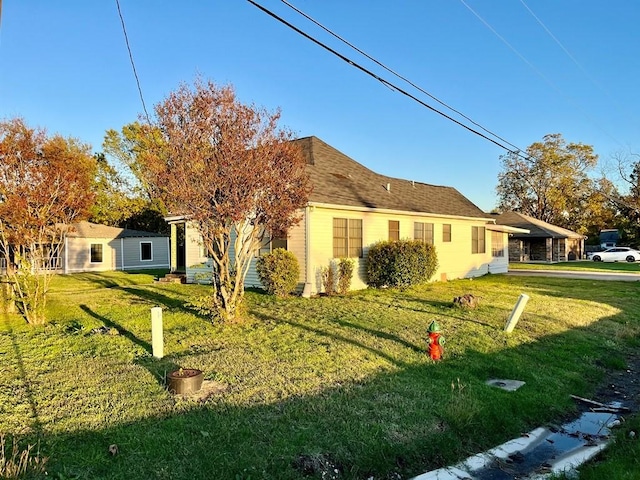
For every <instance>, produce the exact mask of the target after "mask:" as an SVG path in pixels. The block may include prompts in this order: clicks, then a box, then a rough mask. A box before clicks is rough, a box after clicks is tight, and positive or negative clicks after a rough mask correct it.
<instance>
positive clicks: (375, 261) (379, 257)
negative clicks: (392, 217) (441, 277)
mask: <svg viewBox="0 0 640 480" xmlns="http://www.w3.org/2000/svg"><path fill="white" fill-rule="evenodd" d="M437 268H438V257H437V255H436V249H435V247H434V246H433V245H430V244H427V243H424V242H421V241H419V240H398V241H382V242H378V243H376V244H374V245H373V246H372V247H371V248H370V249H369V254H368V256H367V277H368V284H369V285H370V286H372V287H376V288H379V287H385V286H386V287H408V286H410V285H417V284H419V283H423V282H427V281H429V279H430V278H431V277H432V276H433V274H434V273H435V271H436V269H437Z"/></svg>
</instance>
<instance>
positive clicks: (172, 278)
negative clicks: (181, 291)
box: [158, 273, 187, 283]
mask: <svg viewBox="0 0 640 480" xmlns="http://www.w3.org/2000/svg"><path fill="white" fill-rule="evenodd" d="M158 281H159V282H161V283H187V275H186V274H184V273H167V274H166V275H165V276H164V277H162V278H159V279H158Z"/></svg>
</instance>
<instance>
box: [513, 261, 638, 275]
mask: <svg viewBox="0 0 640 480" xmlns="http://www.w3.org/2000/svg"><path fill="white" fill-rule="evenodd" d="M509 270H578V271H586V272H603V273H608V272H610V273H616V272H619V273H637V274H640V263H629V262H594V261H590V260H579V261H572V262H558V263H520V262H513V263H510V264H509Z"/></svg>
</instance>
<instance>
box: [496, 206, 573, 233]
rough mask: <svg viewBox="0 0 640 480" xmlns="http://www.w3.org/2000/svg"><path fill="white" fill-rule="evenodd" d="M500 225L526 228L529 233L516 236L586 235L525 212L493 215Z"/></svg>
mask: <svg viewBox="0 0 640 480" xmlns="http://www.w3.org/2000/svg"><path fill="white" fill-rule="evenodd" d="M493 218H494V219H495V221H496V223H497V224H498V225H507V226H510V227H517V228H526V229H527V230H529V232H530V233H528V234H514V235H513V236H514V237H530V238H531V237H535V238H549V237H550V238H583V237H584V235H580V234H579V233H576V232H573V231H571V230H567V229H566V228H562V227H558V226H556V225H552V224H550V223H547V222H543V221H542V220H538V219H537V218H533V217H530V216H529V215H525V214H524V213H518V212H505V213H501V214H500V215H493Z"/></svg>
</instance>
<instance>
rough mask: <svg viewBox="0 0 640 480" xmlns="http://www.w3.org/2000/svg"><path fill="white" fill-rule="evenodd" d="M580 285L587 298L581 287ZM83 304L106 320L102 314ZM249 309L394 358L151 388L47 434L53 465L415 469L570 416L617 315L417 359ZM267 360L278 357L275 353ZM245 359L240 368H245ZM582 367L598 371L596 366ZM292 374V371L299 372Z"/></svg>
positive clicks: (388, 474)
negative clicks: (257, 386)
mask: <svg viewBox="0 0 640 480" xmlns="http://www.w3.org/2000/svg"><path fill="white" fill-rule="evenodd" d="M538 286H539V287H540V288H542V287H543V285H542V284H539V285H538ZM544 288H547V289H548V290H547V291H546V293H545V294H548V295H552V294H556V295H558V296H560V294H561V290H560V289H559V288H556V287H555V286H554V285H546V286H545V287H544ZM575 295H577V298H579V299H583V298H584V299H587V298H588V296H585V295H586V294H584V293H579V292H578V291H576V293H575ZM621 302H622V300H620V301H618V300H616V304H618V303H620V304H621V306H622V307H623V308H622V310H623V311H624V310H626V311H627V312H628V311H629V309H630V308H638V306H637V305H638V304H639V303H640V302H639V301H637V300H635V299H630V300H629V299H628V300H627V302H626V304H624V303H621ZM426 303H430V302H426ZM629 304H632V305H631V306H630V305H629ZM85 308H87V309H88V307H86V306H85ZM89 310H90V309H89ZM84 311H85V312H87V310H84ZM87 313H89V314H90V315H92V316H94V318H98V319H100V320H101V321H103V322H104V320H103V319H104V317H103V316H101V315H98V314H96V313H95V312H91V313H90V312H87ZM96 315H97V316H96ZM255 316H256V317H257V318H258V319H260V320H262V321H265V322H276V323H277V322H280V323H288V324H289V325H291V326H293V327H295V328H298V329H301V330H304V331H306V332H310V333H313V334H314V335H317V336H319V337H331V338H332V339H335V340H337V341H339V342H344V343H348V344H350V345H354V346H356V347H358V348H361V349H363V350H364V351H367V352H371V353H373V354H375V355H379V356H380V357H381V358H384V359H385V360H387V361H388V362H389V363H390V365H391V366H392V367H393V368H392V369H388V370H384V371H380V372H376V373H372V374H371V375H369V376H367V377H366V378H360V379H356V380H350V381H344V382H341V381H339V376H338V380H336V379H335V378H328V379H327V382H326V385H325V386H324V387H320V388H319V389H317V390H311V389H307V390H302V391H305V392H306V393H304V394H296V393H295V392H294V393H291V394H289V395H288V396H286V398H283V399H273V398H269V399H265V398H263V397H260V395H259V393H255V392H254V393H253V394H254V395H255V396H254V397H252V396H251V395H252V392H250V391H247V392H244V391H243V388H244V386H245V384H243V381H242V378H233V379H230V382H232V385H231V389H230V390H231V391H230V392H229V393H222V394H220V395H218V396H215V397H213V398H210V399H209V400H207V401H205V402H204V403H198V402H197V401H191V400H184V401H182V400H180V401H176V406H175V408H166V406H163V405H164V404H162V402H161V401H158V400H157V398H156V397H154V398H156V400H155V401H158V410H157V413H156V414H152V415H150V416H147V417H145V418H141V419H139V420H137V421H127V422H120V423H119V422H118V420H117V419H113V421H109V422H106V425H107V426H103V427H100V428H94V427H86V429H84V430H80V429H79V430H77V431H72V432H65V433H59V434H56V435H50V436H49V437H46V438H45V441H46V445H45V447H46V448H47V449H48V450H46V454H47V455H50V456H51V461H50V472H49V473H50V476H52V477H53V478H55V477H56V476H57V478H77V479H82V478H86V479H93V478H127V479H151V478H153V479H164V478H189V479H208V478H231V479H234V478H235V479H244V480H248V479H255V478H264V479H284V480H293V479H296V480H297V479H301V478H323V477H324V478H331V477H330V476H329V475H330V474H333V475H335V473H333V470H331V471H322V470H319V468H321V467H322V465H323V464H324V465H325V466H326V465H331V466H334V467H335V469H336V470H338V471H339V472H340V478H345V479H363V478H370V477H374V478H399V477H401V478H411V477H413V476H415V475H418V474H420V473H422V472H424V471H426V470H429V469H432V468H439V467H444V466H447V465H450V464H452V463H455V462H457V461H459V460H460V459H462V458H465V457H467V456H468V455H470V454H475V453H478V452H480V451H482V450H484V449H486V448H490V447H494V446H495V445H497V444H499V443H502V442H503V441H505V440H509V439H511V438H515V437H517V436H519V435H520V434H521V432H525V431H527V430H529V429H531V428H533V427H537V426H540V425H541V424H544V423H545V422H548V421H552V420H557V418H559V417H562V416H564V415H566V414H567V411H571V409H572V407H571V400H570V399H568V398H564V397H566V396H567V395H566V394H567V392H570V393H575V394H578V395H580V394H583V395H586V394H587V393H588V392H589V391H591V390H592V389H593V388H594V387H593V383H595V379H594V378H591V377H589V376H587V375H585V369H584V368H583V366H584V364H585V363H587V360H584V361H583V359H584V357H582V356H580V354H581V352H582V349H588V351H589V355H592V356H593V361H594V362H595V361H596V360H597V358H599V357H606V356H607V355H609V354H610V352H607V351H605V350H604V349H602V348H600V347H599V346H598V345H597V342H596V341H594V340H593V338H594V336H595V335H596V334H597V331H598V329H599V328H600V327H599V323H600V322H601V321H603V320H606V321H607V322H616V321H619V320H620V318H619V317H620V316H619V315H615V316H611V317H607V318H606V319H603V320H601V321H598V322H594V323H592V324H591V325H589V326H587V327H582V328H574V329H572V330H569V331H567V332H563V333H560V334H555V335H548V336H545V337H543V338H542V340H543V341H536V342H528V343H522V344H520V345H518V346H516V347H512V348H505V349H501V350H499V351H494V352H490V353H484V352H479V351H476V350H472V349H469V350H467V351H465V352H464V355H461V356H458V357H455V358H450V359H445V360H444V361H442V362H440V363H437V364H435V363H429V362H426V363H422V364H419V365H416V364H409V363H408V362H403V361H401V360H399V359H397V358H395V357H393V356H391V355H389V354H388V353H387V352H385V351H384V350H383V349H377V348H373V347H371V346H370V345H367V344H365V343H363V342H361V341H358V340H357V339H355V338H352V337H350V336H349V331H350V330H355V329H362V330H363V331H365V332H367V333H368V334H370V335H372V336H374V337H378V338H383V339H385V340H389V341H392V342H398V343H399V344H400V345H402V346H404V347H406V348H407V349H411V350H412V351H415V348H416V345H414V344H412V343H411V342H406V341H405V340H403V339H402V338H399V337H397V336H396V335H393V334H388V333H386V332H381V331H379V330H378V329H376V328H361V327H359V326H358V325H354V324H353V323H351V322H349V321H345V320H335V322H336V323H337V324H338V325H341V326H343V327H345V331H344V332H341V333H336V332H331V331H328V330H325V329H323V328H321V327H316V326H310V325H306V324H301V323H300V322H296V321H287V320H284V319H282V318H276V317H273V316H270V315H268V314H264V313H263V314H258V313H255ZM625 318H628V315H627V316H626V317H625ZM461 320H462V321H468V319H467V318H461ZM341 322H342V323H341ZM111 323H112V325H116V323H115V322H111ZM105 324H106V322H105ZM484 327H486V328H487V329H489V328H490V329H494V328H495V327H493V326H491V325H484ZM115 328H117V327H115ZM134 337H135V336H134ZM16 341H17V340H16ZM144 343H146V342H144ZM147 346H148V343H147ZM567 346H570V348H572V349H575V350H574V351H575V355H576V358H580V359H581V361H575V360H573V361H572V360H571V359H568V358H562V357H561V355H563V354H565V353H566V352H564V351H563V349H564V348H566V347H567ZM572 353H573V352H572ZM520 357H523V358H528V359H530V358H536V359H540V360H539V364H540V365H541V366H542V367H541V368H538V369H531V368H530V367H529V366H530V364H531V361H530V360H529V361H527V362H522V363H519V362H518V361H517V360H518V359H519V358H520ZM272 360H273V362H274V363H277V362H279V361H282V360H281V359H280V358H278V357H277V356H275V355H274V356H273V357H272ZM228 361H229V362H233V361H234V359H233V358H230V359H228ZM158 365H161V363H158ZM248 367H249V368H247V370H246V371H245V372H244V374H245V375H251V369H250V365H249V366H248ZM525 367H526V368H525ZM390 370H392V371H390ZM532 370H533V371H532ZM589 372H590V373H593V372H596V373H597V368H595V367H594V368H591V370H589ZM491 376H495V377H496V378H518V379H520V380H523V381H526V382H527V384H526V385H525V386H524V387H523V388H521V389H520V390H518V391H517V392H504V391H502V390H499V389H495V388H493V387H489V386H486V385H485V383H484V382H485V381H486V380H487V379H488V378H490V377H491ZM293 377H294V378H291V379H288V380H290V381H294V380H295V375H293ZM590 383H591V385H590ZM247 390H249V389H247ZM558 397H561V398H558ZM150 398H152V396H151V395H150ZM165 399H166V397H165ZM110 444H116V445H118V446H119V453H118V454H117V455H116V456H111V455H110V454H109V453H108V450H107V447H108V446H109V445H110ZM307 458H311V459H319V460H322V461H318V462H317V465H320V467H317V466H316V464H312V465H311V467H309V469H310V471H305V470H304V469H302V468H301V465H303V462H301V459H307ZM314 468H315V470H314ZM325 474H326V475H325Z"/></svg>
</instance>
